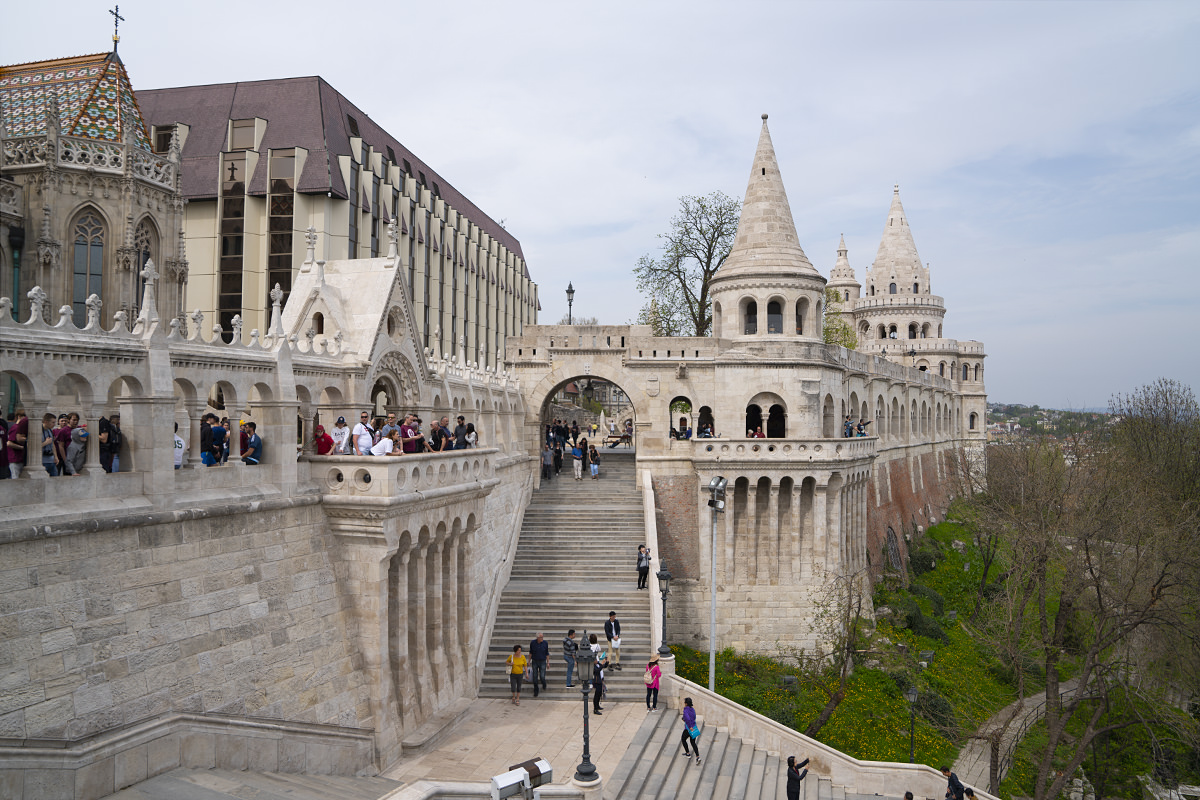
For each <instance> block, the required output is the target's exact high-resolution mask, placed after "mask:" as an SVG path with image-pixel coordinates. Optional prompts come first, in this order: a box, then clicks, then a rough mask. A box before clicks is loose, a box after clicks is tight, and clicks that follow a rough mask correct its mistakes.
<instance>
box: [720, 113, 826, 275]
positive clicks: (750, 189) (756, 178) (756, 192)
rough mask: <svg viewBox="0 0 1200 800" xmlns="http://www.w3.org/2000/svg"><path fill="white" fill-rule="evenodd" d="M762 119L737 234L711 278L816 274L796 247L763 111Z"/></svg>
mask: <svg viewBox="0 0 1200 800" xmlns="http://www.w3.org/2000/svg"><path fill="white" fill-rule="evenodd" d="M762 119H763V124H762V132H761V133H760V134H759V137H758V149H757V150H756V151H755V153H754V166H753V168H752V169H751V170H750V182H749V184H748V185H747V186H746V199H745V201H744V202H743V203H742V217H741V221H740V222H739V223H738V229H737V236H736V237H735V238H734V242H733V249H732V250H731V251H730V253H729V256H728V257H727V258H726V259H725V263H724V264H723V265H722V266H721V269H720V270H718V271H717V275H716V277H715V280H720V279H721V278H731V277H734V276H736V275H738V274H756V275H761V274H763V273H779V274H781V275H795V274H797V273H800V274H804V275H817V274H818V273H817V270H816V269H815V268H814V267H813V265H812V262H811V261H809V260H808V256H806V255H805V254H804V249H803V248H802V247H800V239H799V237H798V236H797V235H796V224H795V222H793V221H792V209H791V206H790V205H788V199H787V192H786V191H785V190H784V188H783V176H782V175H781V174H780V172H779V164H778V163H777V162H776V160H775V148H774V146H773V145H772V144H771V132H770V131H769V130H768V129H767V115H766V114H763V118H762Z"/></svg>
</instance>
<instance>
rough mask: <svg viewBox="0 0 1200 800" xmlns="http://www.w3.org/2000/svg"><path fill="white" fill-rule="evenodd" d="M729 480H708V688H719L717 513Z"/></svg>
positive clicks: (664, 609)
mask: <svg viewBox="0 0 1200 800" xmlns="http://www.w3.org/2000/svg"><path fill="white" fill-rule="evenodd" d="M728 485H729V481H727V480H725V479H724V478H722V477H721V476H720V475H717V476H715V477H714V478H713V479H712V480H710V481H709V482H708V493H709V494H710V495H711V497H709V499H708V507H709V508H711V509H712V549H711V550H710V551H709V561H710V562H711V563H710V567H711V573H710V575H709V580H708V603H709V619H708V690H709V691H710V692H715V691H716V690H717V514H719V513H722V512H724V511H725V487H726V486H728ZM666 616H667V614H666V598H665V596H664V599H663V619H664V620H665V619H666Z"/></svg>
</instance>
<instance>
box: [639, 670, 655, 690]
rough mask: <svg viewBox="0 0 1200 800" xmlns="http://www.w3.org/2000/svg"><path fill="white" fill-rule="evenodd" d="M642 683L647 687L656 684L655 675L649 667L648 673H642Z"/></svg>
mask: <svg viewBox="0 0 1200 800" xmlns="http://www.w3.org/2000/svg"><path fill="white" fill-rule="evenodd" d="M642 683H644V684H646V685H647V686H649V685H650V684H652V683H654V673H653V672H651V671H650V668H649V667H646V671H645V672H644V673H642Z"/></svg>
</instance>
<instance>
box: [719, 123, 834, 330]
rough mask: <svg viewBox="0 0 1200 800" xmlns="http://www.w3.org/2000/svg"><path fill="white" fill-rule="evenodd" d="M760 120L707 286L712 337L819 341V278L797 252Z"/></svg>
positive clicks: (822, 290) (821, 300)
mask: <svg viewBox="0 0 1200 800" xmlns="http://www.w3.org/2000/svg"><path fill="white" fill-rule="evenodd" d="M762 119H763V124H762V131H761V133H759V137H758V149H757V150H756V151H755V153H754V164H753V166H752V167H751V169H750V181H749V183H748V185H747V186H746V199H745V201H744V202H743V203H742V216H741V220H740V221H739V222H738V229H737V235H736V236H735V237H734V242H733V248H732V249H731V250H730V252H729V256H728V257H727V258H726V259H725V263H724V264H722V265H721V268H720V269H719V270H717V273H716V275H714V276H713V279H712V282H711V284H710V289H711V292H712V298H713V335H714V336H717V337H721V338H733V339H738V338H746V337H756V338H758V337H767V336H789V337H792V338H800V339H809V340H816V341H821V313H822V305H823V303H824V299H825V278H823V277H822V276H821V275H820V273H818V272H817V270H816V269H815V268H814V267H813V265H812V262H810V261H809V260H808V256H806V255H805V254H804V249H803V248H801V247H800V242H799V237H797V235H796V224H795V223H794V222H793V221H792V209H791V206H789V205H788V199H787V192H785V191H784V188H783V177H782V176H781V175H780V173H779V165H778V163H777V162H776V160H775V148H774V146H773V145H772V144H771V133H770V131H769V130H767V115H766V114H763V115H762Z"/></svg>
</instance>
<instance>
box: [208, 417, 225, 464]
mask: <svg viewBox="0 0 1200 800" xmlns="http://www.w3.org/2000/svg"><path fill="white" fill-rule="evenodd" d="M227 438H229V436H228V429H227V428H225V427H224V426H223V425H221V421H220V420H219V419H217V415H216V414H213V415H212V458H213V464H215V465H217V466H219V465H221V464H222V463H224V461H225V440H226V439H227Z"/></svg>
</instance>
